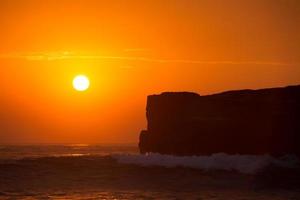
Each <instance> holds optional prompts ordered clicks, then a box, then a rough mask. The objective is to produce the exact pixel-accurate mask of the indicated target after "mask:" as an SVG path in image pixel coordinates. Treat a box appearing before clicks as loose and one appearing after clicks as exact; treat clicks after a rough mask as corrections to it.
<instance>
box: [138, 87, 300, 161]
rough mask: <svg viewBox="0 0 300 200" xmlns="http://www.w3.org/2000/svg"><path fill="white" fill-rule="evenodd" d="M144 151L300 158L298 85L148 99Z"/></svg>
mask: <svg viewBox="0 0 300 200" xmlns="http://www.w3.org/2000/svg"><path fill="white" fill-rule="evenodd" d="M146 115H147V121H148V125H147V130H143V131H142V132H141V134H140V141H139V148H140V152H141V153H147V152H153V153H161V154H171V155H180V156H185V155H210V154H213V153H219V152H224V153H227V154H271V155H285V154H296V155H300V85H299V86H289V87H285V88H272V89H261V90H240V91H228V92H223V93H219V94H214V95H207V96H200V95H199V94H196V93H190V92H166V93H162V94H160V95H150V96H148V98H147V114H146Z"/></svg>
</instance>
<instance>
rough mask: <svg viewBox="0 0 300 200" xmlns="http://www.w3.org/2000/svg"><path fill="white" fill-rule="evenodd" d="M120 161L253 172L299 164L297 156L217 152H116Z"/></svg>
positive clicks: (123, 162) (115, 157) (114, 156)
mask: <svg viewBox="0 0 300 200" xmlns="http://www.w3.org/2000/svg"><path fill="white" fill-rule="evenodd" d="M112 157H113V158H114V159H116V160H117V161H118V162H119V163H122V164H135V165H139V166H162V167H187V168H195V169H202V170H227V171H238V172H240V173H246V174H253V173H256V172H258V171H259V170H260V169H262V168H264V167H267V166H268V165H272V164H273V165H276V166H279V167H288V168H293V167H296V166H297V165H298V164H299V159H298V158H297V157H295V156H291V155H287V156H284V157H281V158H274V157H272V156H270V155H228V154H225V153H217V154H213V155H211V156H183V157H180V156H172V155H161V154H155V153H153V154H152V153H151V154H146V155H138V154H135V155H133V154H127V155H124V154H114V155H112Z"/></svg>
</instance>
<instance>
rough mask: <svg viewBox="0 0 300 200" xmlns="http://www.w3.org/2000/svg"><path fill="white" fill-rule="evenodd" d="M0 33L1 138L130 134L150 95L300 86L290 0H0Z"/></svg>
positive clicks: (299, 11) (98, 138)
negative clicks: (82, 81) (80, 88)
mask: <svg viewBox="0 0 300 200" xmlns="http://www.w3.org/2000/svg"><path fill="white" fill-rule="evenodd" d="M0 33H1V34H0V44H1V45H0V89H1V93H0V103H1V104H0V143H66V142H68V143H69V142H70V143H103V142H137V140H138V135H139V131H140V130H141V129H142V128H144V127H145V126H146V121H145V104H146V96H147V95H149V94H153V93H160V92H163V91H195V92H198V93H200V94H209V93H214V92H219V91H223V90H231V89H243V88H253V89H254V88H263V87H277V86H285V85H294V84H300V2H299V1H298V0H243V1H240V0H214V1H210V0H172V1H167V0H165V1H162V0H143V1H140V0H98V1H97V0H60V1H54V0H52V1H50V0H43V1H40V0H35V1H33V0H18V1H12V0H1V2H0ZM77 74H85V75H87V76H88V77H89V78H90V81H91V88H90V89H89V90H88V91H86V92H82V93H80V92H76V91H75V90H74V89H73V88H72V79H73V77H74V76H75V75H77Z"/></svg>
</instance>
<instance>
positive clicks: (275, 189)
mask: <svg viewBox="0 0 300 200" xmlns="http://www.w3.org/2000/svg"><path fill="white" fill-rule="evenodd" d="M299 186H300V173H299V161H298V159H297V158H296V157H293V156H286V157H283V158H280V159H274V158H272V157H270V156H267V155H265V156H239V155H234V156H229V155H226V154H216V155H213V156H206V157H205V156H202V157H174V156H162V155H156V154H152V155H146V156H141V155H139V154H138V152H137V148H136V145H92V146H88V145H48V146H0V199H1V200H2V199H203V200H212V199H214V200H216V199H228V200H229V199H230V200H237V199H243V200H247V199H264V200H277V199H294V200H296V199H300V189H299V188H300V187H299Z"/></svg>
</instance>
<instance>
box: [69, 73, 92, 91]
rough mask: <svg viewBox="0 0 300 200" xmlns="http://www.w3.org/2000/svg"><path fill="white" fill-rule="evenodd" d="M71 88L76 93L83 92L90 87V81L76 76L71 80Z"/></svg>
mask: <svg viewBox="0 0 300 200" xmlns="http://www.w3.org/2000/svg"><path fill="white" fill-rule="evenodd" d="M73 87H74V89H75V90H77V91H85V90H87V89H88V88H89V87H90V81H89V79H88V77H87V76H85V75H78V76H76V77H75V78H74V79H73Z"/></svg>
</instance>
